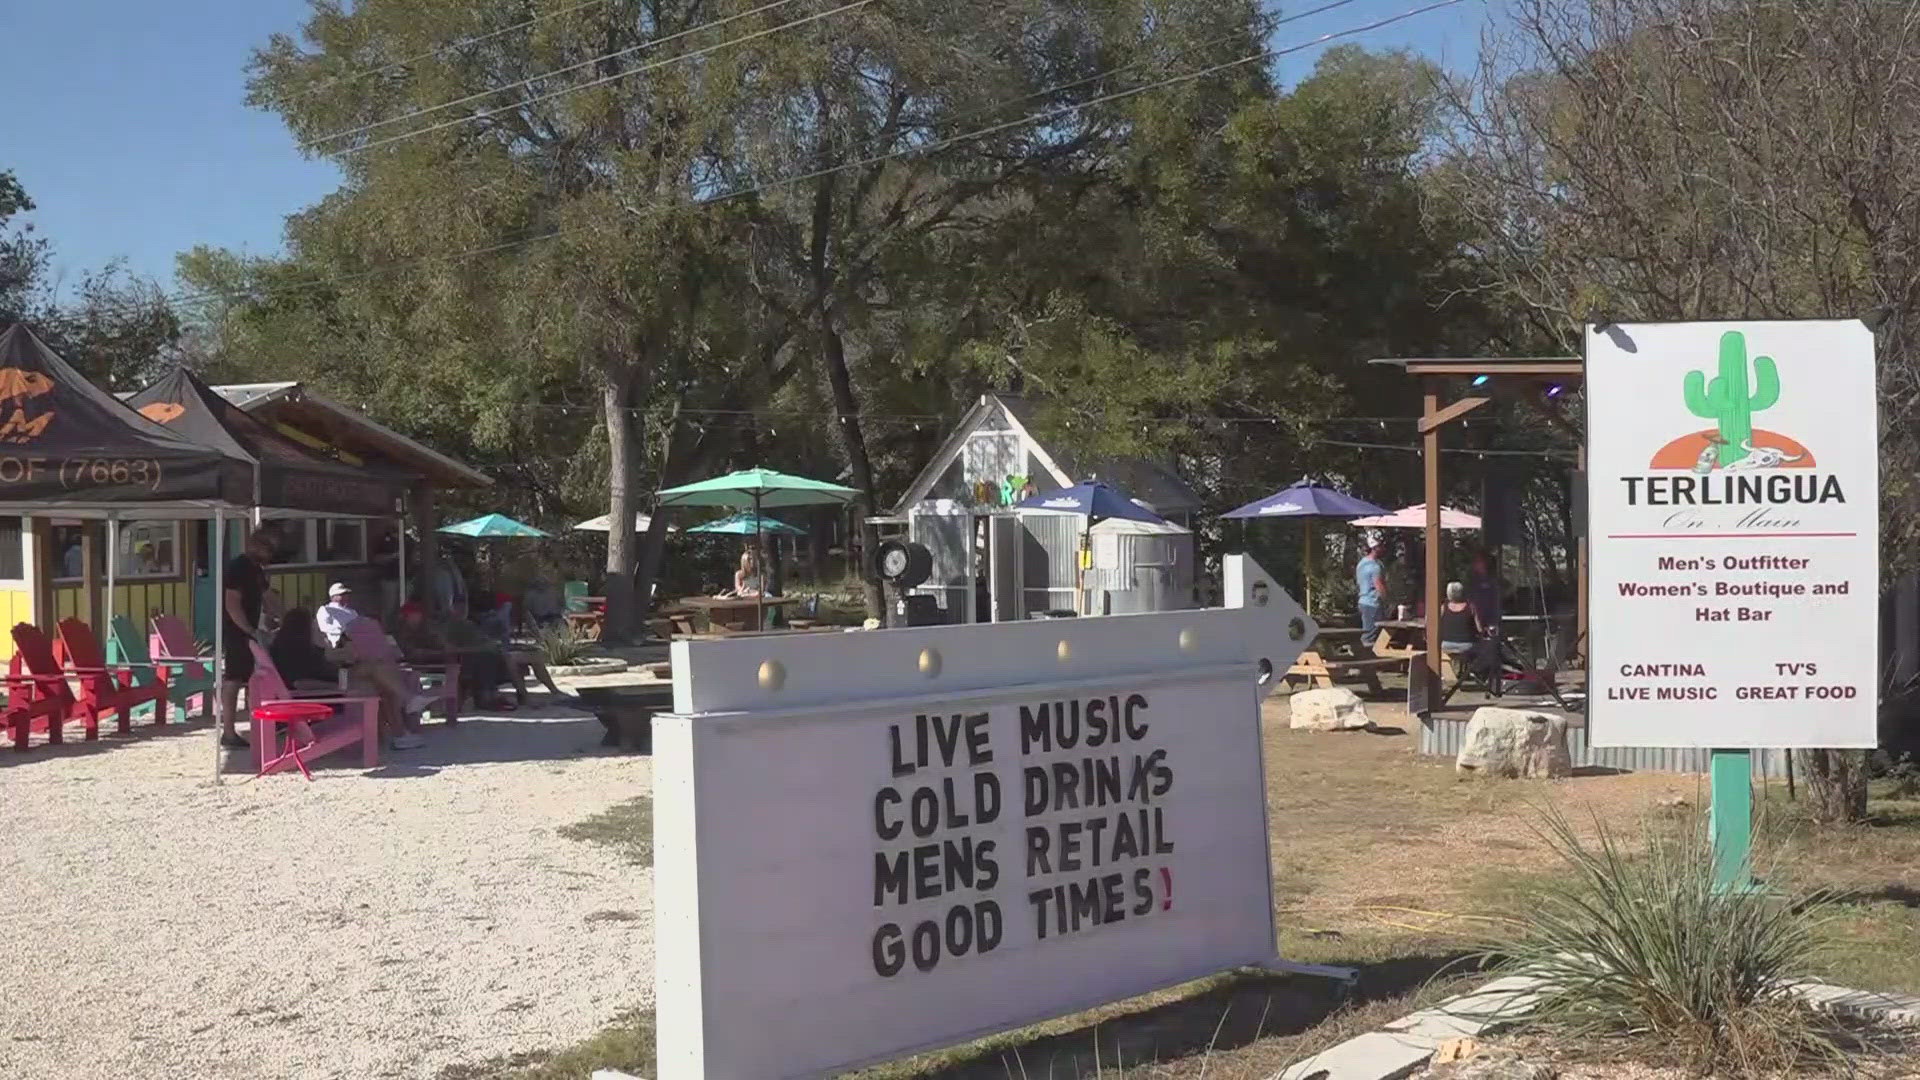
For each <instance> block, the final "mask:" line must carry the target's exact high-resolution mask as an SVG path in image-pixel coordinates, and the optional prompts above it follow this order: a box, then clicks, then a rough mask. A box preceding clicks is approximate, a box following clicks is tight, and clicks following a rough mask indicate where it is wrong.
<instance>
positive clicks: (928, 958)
mask: <svg viewBox="0 0 1920 1080" xmlns="http://www.w3.org/2000/svg"><path fill="white" fill-rule="evenodd" d="M939 962H940V927H939V925H938V924H936V923H935V922H933V920H931V919H929V920H927V921H926V922H923V923H921V924H920V925H919V926H916V927H914V928H913V966H914V967H917V968H919V969H920V970H921V971H932V970H933V966H934V965H935V964H938V963H939Z"/></svg>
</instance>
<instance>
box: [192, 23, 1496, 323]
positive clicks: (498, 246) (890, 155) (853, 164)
mask: <svg viewBox="0 0 1920 1080" xmlns="http://www.w3.org/2000/svg"><path fill="white" fill-rule="evenodd" d="M870 2H872V0H856V4H859V3H870ZM1461 2H1462V0H1435V2H1433V3H1429V4H1426V5H1424V6H1421V7H1416V8H1411V9H1409V10H1407V11H1403V12H1401V13H1400V14H1398V15H1390V16H1387V17H1385V18H1382V19H1376V20H1375V21H1373V22H1370V23H1366V24H1363V25H1360V26H1354V27H1349V28H1347V29H1344V30H1336V31H1331V32H1329V33H1325V34H1321V35H1320V36H1319V37H1316V38H1312V39H1309V40H1307V41H1304V42H1301V43H1299V44H1296V45H1291V46H1288V47H1286V48H1281V49H1263V50H1260V51H1259V52H1255V53H1250V54H1248V55H1247V56H1243V57H1239V58H1237V59H1234V60H1228V61H1225V62H1222V63H1218V64H1212V65H1209V66H1207V67H1204V68H1200V69H1198V70H1196V71H1191V72H1185V73H1182V74H1179V75H1173V76H1169V77H1166V78H1163V79H1158V80H1155V81H1154V82H1151V83H1147V84H1144V85H1142V86H1137V87H1133V88H1130V89H1127V90H1120V91H1115V92H1113V93H1110V94H1104V95H1101V96H1099V97H1095V98H1090V99H1088V100H1087V101H1084V102H1080V103H1077V104H1073V105H1067V106H1063V107H1060V108H1057V109H1050V110H1047V111H1044V112H1039V113H1033V114H1029V115H1027V116H1024V117H1021V118H1019V119H1016V120H1009V121H1005V122H1002V123H998V124H994V125H991V126H988V127H985V128H980V129H977V130H974V131H970V132H966V133H963V134H960V135H954V136H950V137H948V138H945V139H940V140H937V141H935V142H931V143H927V144H924V145H919V146H908V147H902V148H900V149H898V150H893V151H889V152H887V153H883V154H874V155H870V156H868V157H864V158H860V159H858V160H855V161H848V162H843V163H841V164H839V165H834V166H829V167H826V168H822V169H814V170H811V171H808V172H804V173H799V174H796V175H791V176H785V177H780V178H777V179H774V180H769V181H766V182H764V183H760V184H756V185H752V186H749V187H743V188H737V189H734V190H731V191H726V192H722V193H720V194H718V195H714V196H711V197H709V198H707V199H703V200H697V201H696V205H700V206H705V205H711V204H714V203H720V202H726V201H728V200H731V199H738V198H744V197H746V196H749V195H755V194H760V193H763V192H767V191H771V190H775V189H777V188H780V187H786V186H789V185H792V184H799V183H804V182H806V181H808V180H816V179H820V178H822V177H825V176H828V175H831V174H833V173H837V172H844V171H847V170H849V169H857V168H864V167H866V166H869V165H875V164H879V163H881V162H883V161H889V160H894V159H898V158H904V157H909V156H913V155H919V154H934V153H939V152H940V151H942V150H946V149H949V148H951V147H953V146H957V145H959V144H961V143H964V142H968V141H971V140H974V139H979V138H984V137H986V136H988V135H993V134H997V133H999V132H1001V131H1006V130H1009V129H1011V128H1015V127H1019V126H1021V125H1023V124H1037V123H1045V122H1047V121H1049V120H1053V119H1058V118H1060V117H1063V116H1065V115H1067V114H1070V113H1074V112H1078V111H1080V110H1083V109H1086V108H1090V107H1092V106H1095V105H1102V104H1107V103H1110V102H1113V101H1119V100H1122V99H1124V98H1128V97H1133V96H1136V95H1139V94H1144V93H1147V92H1149V91H1153V90H1159V89H1163V88H1165V87H1168V86H1174V85H1178V84H1180V83H1185V82H1192V81H1195V80H1198V79H1202V78H1205V77H1207V76H1208V75H1212V74H1216V73H1218V72H1220V71H1225V70H1228V69H1231V68H1234V67H1242V66H1245V65H1247V64H1250V63H1254V62H1256V61H1260V60H1272V59H1278V58H1279V57H1282V56H1287V55H1290V54H1292V53H1296V52H1302V51H1305V50H1307V49H1311V48H1315V47H1317V46H1320V45H1324V44H1326V43H1327V42H1330V41H1337V40H1339V39H1341V38H1347V37H1352V36H1354V35H1355V34H1363V33H1367V32H1369V31H1373V30H1378V29H1381V28H1383V27H1386V26H1391V25H1393V24H1394V23H1398V22H1402V21H1404V20H1406V19H1411V18H1414V17H1415V16H1419V15H1424V14H1426V13H1428V12H1430V11H1437V10H1439V9H1441V8H1446V7H1452V6H1453V5H1455V4H1458V3H1461ZM846 6H848V7H851V6H855V5H854V4H849V5H846ZM834 10H835V11H838V10H841V9H834ZM825 14H832V12H827V13H825ZM363 149H364V148H363ZM576 228H578V226H576ZM567 232H568V230H566V229H560V228H554V229H549V230H547V231H544V232H539V233H533V234H530V235H528V236H523V237H519V238H516V239H512V240H503V241H499V242H496V243H491V244H486V245H482V246H480V247H474V248H468V249H465V250H462V251H455V252H447V253H435V254H430V255H421V256H416V257H414V258H410V259H400V260H396V261H394V262H391V263H387V264H385V265H383V266H379V267H373V268H370V269H367V270H363V271H356V272H354V273H350V274H339V275H328V276H326V277H319V278H310V279H308V280H306V281H304V282H293V283H289V284H286V285H279V286H255V287H253V288H249V289H239V290H202V291H199V292H187V293H179V294H174V295H172V296H169V297H163V298H162V299H166V300H170V301H172V302H175V303H194V302H200V301H205V300H214V299H232V298H236V297H239V298H246V297H250V296H253V295H255V294H257V293H259V292H261V291H263V290H271V291H272V292H274V293H276V294H286V293H289V292H296V291H303V290H306V289H313V288H321V287H326V286H329V285H335V284H340V283H344V282H350V281H357V280H360V279H363V278H367V277H372V276H375V275H378V274H382V273H386V272H388V271H392V270H399V269H404V268H406V267H408V266H413V265H417V264H420V263H426V262H431V261H434V260H438V259H446V260H463V259H468V258H473V257H476V256H480V255H487V254H491V253H493V252H497V251H504V250H508V249H511V248H515V247H521V246H523V245H526V244H532V243H536V242H538V241H541V240H551V239H553V238H555V237H558V236H562V235H566V233H567Z"/></svg>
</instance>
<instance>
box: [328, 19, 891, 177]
mask: <svg viewBox="0 0 1920 1080" xmlns="http://www.w3.org/2000/svg"><path fill="white" fill-rule="evenodd" d="M793 2H794V0H771V2H769V3H765V4H761V5H760V6H759V7H756V8H752V9H750V10H747V11H742V12H739V13H737V14H734V15H728V16H726V17H725V18H720V19H714V20H713V21H711V22H705V23H701V24H700V25H699V26H692V27H688V28H687V29H685V30H680V31H677V32H675V33H672V34H668V35H667V36H666V37H662V38H652V39H650V40H647V41H643V42H641V43H640V44H638V45H629V46H627V47H626V48H624V49H616V50H615V51H613V52H610V53H606V54H604V55H601V56H595V57H592V58H591V59H587V60H582V61H580V62H579V63H577V64H571V65H569V66H567V67H563V68H556V69H554V70H552V71H547V72H542V73H541V74H539V75H533V76H529V77H528V78H525V79H521V80H520V81H519V82H515V83H507V84H506V85H504V86H490V87H488V88H487V89H485V90H480V91H477V92H475V93H472V94H468V95H467V96H466V97H461V98H454V99H453V100H452V101H443V102H441V103H440V104H438V105H429V106H427V107H426V108H424V109H415V110H414V111H412V112H410V113H402V114H401V115H399V116H389V117H387V118H386V119H384V120H375V121H373V122H372V123H370V124H362V125H361V126H359V127H357V128H351V129H349V130H346V131H336V132H334V133H333V134H331V135H321V136H318V137H317V138H314V139H310V140H308V141H307V142H303V143H301V144H300V149H302V150H311V149H313V148H314V147H316V146H318V145H320V144H321V143H330V142H338V141H340V140H342V139H347V138H351V137H353V136H355V135H363V134H365V133H367V132H369V131H374V130H377V129H379V128H383V127H386V126H387V125H389V124H398V123H400V122H401V121H404V120H412V119H414V118H415V117H419V116H428V115H431V114H433V113H437V112H439V111H441V110H442V109H451V108H453V107H454V106H456V105H466V104H469V103H471V102H475V101H479V100H481V99H482V98H489V97H492V96H494V95H495V94H501V93H505V92H506V91H508V90H518V89H522V88H525V87H529V86H532V85H533V84H534V83H537V82H540V81H541V80H543V79H551V78H553V77H554V76H556V75H566V74H569V73H571V72H575V71H579V70H580V69H582V68H588V67H592V66H594V65H595V64H599V63H602V62H604V61H607V60H613V59H617V58H619V57H622V56H626V55H629V54H631V53H636V52H644V51H646V50H648V49H652V48H656V47H658V46H661V45H665V44H667V43H668V42H670V41H678V40H680V39H681V38H684V37H688V36H690V35H693V34H698V33H701V32H703V31H706V30H711V29H713V28H714V27H717V26H725V25H726V24H728V23H732V22H738V21H740V20H741V19H746V18H751V17H752V16H754V15H758V14H760V13H761V12H763V11H771V10H772V9H774V8H777V7H784V6H786V5H787V4H791V3H793ZM872 2H873V0H855V2H854V3H850V4H846V5H844V6H842V7H837V8H834V9H832V10H830V11H823V12H816V13H815V14H812V15H808V16H806V17H805V18H801V19H795V20H794V21H792V22H788V23H782V24H781V25H779V26H775V27H773V28H771V29H766V30H756V31H754V32H753V33H751V34H745V35H742V36H740V37H737V38H731V39H729V40H727V41H722V42H719V43H718V44H715V45H709V46H707V47H706V48H704V49H699V50H696V51H694V52H690V53H676V54H675V55H673V56H669V57H666V58H665V59H662V60H655V61H653V62H652V63H648V64H642V65H640V66H639V67H636V68H628V69H627V70H625V71H621V72H616V73H614V74H612V75H606V76H602V77H601V78H598V79H594V80H592V81H589V82H584V83H579V84H577V85H574V86H569V87H563V88H561V89H559V90H552V91H548V92H547V93H545V94H540V95H537V96H535V97H530V98H527V99H526V100H524V101H518V102H515V103H514V104H513V105H511V106H507V108H514V109H517V108H520V107H522V106H525V105H532V104H534V103H535V102H538V101H545V100H547V99H548V98H551V97H557V96H559V95H561V94H571V93H573V92H575V91H578V90H585V89H587V88H588V87H592V86H599V85H600V84H601V83H607V82H612V81H613V80H615V79H624V78H626V77H627V76H629V75H638V74H640V73H641V72H644V71H652V70H654V69H656V68H661V67H665V66H666V65H668V64H677V63H679V62H681V61H683V60H692V59H696V58H698V57H702V56H706V55H708V54H710V53H713V52H716V51H718V50H720V49H724V48H728V47H730V46H733V45H738V44H739V43H741V42H743V41H752V40H754V39H755V38H762V37H766V36H767V35H768V34H774V33H778V32H780V31H782V30H786V29H790V28H792V27H795V26H800V25H803V24H806V23H810V22H814V21H816V20H819V19H823V18H826V17H827V16H829V15H834V14H837V13H839V12H842V11H846V10H847V9H848V8H856V7H863V6H865V5H867V4H870V3H872ZM491 111H492V110H482V111H480V112H478V113H474V114H472V115H470V116H461V117H456V118H454V119H452V120H446V121H442V122H440V123H438V124H429V125H427V126H426V127H423V128H416V129H414V130H412V131H408V132H403V133H401V134H400V135H397V136H390V137H388V138H384V139H377V140H375V141H373V142H370V143H367V144H364V145H362V146H355V147H349V148H347V149H344V150H339V151H336V153H342V154H357V153H360V152H362V151H365V150H371V149H373V148H374V147H376V146H385V145H386V144H387V143H390V142H396V141H398V140H399V139H402V138H411V137H413V136H415V135H424V134H426V133H428V132H430V131H439V130H441V129H442V128H448V127H454V126H456V125H459V124H465V123H468V122H470V121H472V120H475V119H478V118H479V117H482V116H486V115H488V114H489V113H490V112H491Z"/></svg>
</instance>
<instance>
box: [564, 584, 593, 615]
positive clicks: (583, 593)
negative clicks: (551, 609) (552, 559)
mask: <svg viewBox="0 0 1920 1080" xmlns="http://www.w3.org/2000/svg"><path fill="white" fill-rule="evenodd" d="M560 595H561V598H562V599H563V600H564V601H565V602H566V609H567V613H568V614H571V615H578V614H580V613H582V612H584V611H586V610H587V583H586V582H584V581H569V582H567V583H566V584H564V585H562V586H560Z"/></svg>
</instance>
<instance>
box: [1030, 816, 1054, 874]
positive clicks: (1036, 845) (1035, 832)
mask: <svg viewBox="0 0 1920 1080" xmlns="http://www.w3.org/2000/svg"><path fill="white" fill-rule="evenodd" d="M1050 842H1051V837H1050V834H1049V833H1048V832H1047V830H1046V829H1045V828H1043V827H1041V826H1039V825H1029V826H1027V876H1028V877H1032V876H1034V875H1035V874H1051V873H1053V865H1052V863H1051V862H1049V861H1048V859H1047V846H1048V845H1049V843H1050Z"/></svg>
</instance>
